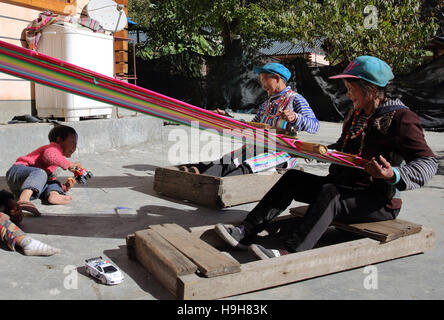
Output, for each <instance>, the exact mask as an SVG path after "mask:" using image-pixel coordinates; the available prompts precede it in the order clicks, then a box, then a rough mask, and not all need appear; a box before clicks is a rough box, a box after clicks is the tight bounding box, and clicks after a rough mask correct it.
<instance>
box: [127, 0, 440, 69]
mask: <svg viewBox="0 0 444 320" xmlns="http://www.w3.org/2000/svg"><path fill="white" fill-rule="evenodd" d="M423 4H427V6H424V5H423ZM440 5H442V1H441V2H440V1H438V0H427V1H426V0H422V1H421V0H355V1H349V0H322V1H321V0H319V1H314V0H294V1H284V0H218V1H216V0H208V1H202V0H129V4H128V9H129V13H130V16H131V18H132V19H133V20H135V21H136V22H137V23H138V24H139V25H141V26H143V27H145V28H146V32H147V34H148V41H147V43H146V44H144V45H143V46H142V47H141V48H139V52H138V54H139V56H141V57H143V58H145V59H152V58H157V57H160V56H164V55H171V54H177V53H180V52H185V51H191V52H195V53H199V54H203V55H213V56H214V55H228V54H230V52H231V49H232V47H233V42H234V40H236V39H241V40H242V42H243V44H244V45H245V46H247V47H249V48H261V47H264V46H267V44H269V43H270V41H271V40H279V41H292V42H299V41H301V40H302V41H305V42H307V43H312V42H313V41H314V40H315V39H323V41H324V46H325V49H326V52H327V54H328V59H329V60H330V61H332V62H334V63H338V62H344V63H345V62H347V61H350V60H352V59H353V58H355V57H356V56H359V55H363V54H367V55H375V56H378V57H380V58H381V59H383V60H385V61H387V62H388V63H389V64H390V65H391V66H392V67H393V68H394V70H395V72H397V73H405V72H408V71H410V70H411V69H412V68H414V67H415V66H418V65H419V64H420V63H421V57H422V56H423V55H424V49H423V47H424V45H425V43H426V42H427V41H428V40H429V39H430V38H431V36H433V34H434V33H435V32H436V31H437V29H438V24H437V22H436V21H437V19H436V17H434V15H435V16H436V13H437V12H439V11H436V8H437V7H439V6H440ZM424 7H427V8H426V9H424Z"/></svg>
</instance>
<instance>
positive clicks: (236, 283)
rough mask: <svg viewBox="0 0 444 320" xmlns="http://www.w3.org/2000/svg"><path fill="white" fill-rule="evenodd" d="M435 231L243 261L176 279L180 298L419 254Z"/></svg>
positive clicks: (211, 296)
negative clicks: (235, 269) (231, 268)
mask: <svg viewBox="0 0 444 320" xmlns="http://www.w3.org/2000/svg"><path fill="white" fill-rule="evenodd" d="M434 242H435V233H434V232H433V230H431V229H428V228H423V229H422V230H421V231H420V232H418V233H415V234H411V235H408V236H405V237H401V238H398V239H396V240H393V241H390V242H387V243H380V242H379V241H377V240H374V239H370V238H364V239H359V240H355V241H350V242H344V243H340V244H336V245H331V246H327V247H321V248H317V249H312V250H307V251H303V252H298V253H293V254H289V255H285V256H282V257H279V258H274V259H269V260H260V261H254V262H249V263H244V264H242V267H241V269H242V270H241V272H239V273H233V274H229V275H224V276H220V277H214V278H199V277H197V276H196V275H194V274H190V275H185V276H180V277H179V279H178V296H177V298H179V299H187V300H188V299H217V298H222V297H228V296H233V295H237V294H241V293H246V292H251V291H255V290H260V289H265V288H270V287H274V286H279V285H282V284H287V283H291V282H296V281H300V280H305V279H310V278H314V277H318V276H322V275H327V274H331V273H335V272H339V271H344V270H349V269H353V268H358V267H362V266H366V265H370V264H375V263H378V262H382V261H387V260H392V259H397V258H401V257H405V256H409V255H413V254H418V253H422V252H425V251H427V250H430V249H432V248H433V246H434Z"/></svg>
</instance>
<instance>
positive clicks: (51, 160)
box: [15, 142, 71, 175]
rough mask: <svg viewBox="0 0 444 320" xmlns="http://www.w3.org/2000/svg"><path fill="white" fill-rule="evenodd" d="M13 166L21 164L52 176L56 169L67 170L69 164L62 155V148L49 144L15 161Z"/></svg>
mask: <svg viewBox="0 0 444 320" xmlns="http://www.w3.org/2000/svg"><path fill="white" fill-rule="evenodd" d="M15 164H22V165H25V166H28V167H35V168H40V169H43V170H45V171H46V173H48V175H50V174H52V173H53V172H54V171H55V170H56V169H57V167H61V168H62V169H64V170H67V169H68V167H69V165H70V164H71V163H70V162H69V161H68V160H67V159H66V158H65V156H64V155H63V152H62V148H61V147H60V145H59V144H58V143H55V142H51V143H50V144H48V145H45V146H42V147H40V148H38V149H36V150H34V151H32V152H31V153H29V154H27V155H26V156H22V157H20V158H18V159H17V160H16V161H15Z"/></svg>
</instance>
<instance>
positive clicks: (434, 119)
mask: <svg viewBox="0 0 444 320" xmlns="http://www.w3.org/2000/svg"><path fill="white" fill-rule="evenodd" d="M341 71H342V70H340V69H339V70H338V69H337V68H333V67H321V68H311V69H310V70H307V74H306V75H305V78H304V81H310V76H312V77H313V79H314V84H313V82H312V81H310V83H309V84H307V85H305V84H304V83H302V90H301V94H303V95H304V96H306V98H307V100H309V102H310V103H312V105H313V109H314V110H315V113H316V115H317V117H318V118H319V119H321V120H326V121H338V120H339V119H337V118H335V117H334V115H337V114H338V113H340V114H342V115H344V114H345V112H346V111H347V110H348V109H349V108H350V107H351V102H350V101H349V100H348V99H347V97H346V95H345V93H346V89H345V87H344V85H343V82H342V81H341V80H329V79H328V77H329V76H331V75H334V74H336V73H340V72H341ZM298 82H299V81H298ZM387 91H388V95H389V96H392V97H398V98H400V99H401V100H402V101H403V102H404V103H405V104H406V105H407V106H408V107H409V108H410V109H411V110H412V111H414V112H416V113H417V114H418V116H419V117H420V119H421V123H422V125H423V127H424V128H425V129H427V130H431V131H440V132H442V131H444V55H442V56H441V57H439V58H438V59H437V60H434V61H432V62H430V63H429V64H427V65H424V66H421V67H419V68H417V69H416V70H414V71H413V72H411V73H410V74H408V75H404V76H396V77H395V79H394V81H393V82H392V83H391V84H390V85H389V87H388V89H387ZM324 99H325V100H324ZM319 100H320V103H319V104H318V103H317V101H319ZM328 101H331V103H330V104H328ZM324 103H325V104H324ZM321 105H322V107H319V106H321ZM324 106H325V107H324Z"/></svg>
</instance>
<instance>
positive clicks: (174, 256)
mask: <svg viewBox="0 0 444 320" xmlns="http://www.w3.org/2000/svg"><path fill="white" fill-rule="evenodd" d="M130 244H131V242H130ZM134 246H135V248H134V249H135V256H136V258H137V260H138V261H139V262H140V263H141V264H142V265H143V266H144V267H145V268H146V269H147V270H148V271H149V272H150V273H151V274H153V275H154V276H155V277H156V279H157V280H158V281H159V282H161V283H162V285H163V286H164V287H165V288H166V289H168V291H170V292H171V293H172V294H174V295H176V290H177V277H178V276H180V275H185V274H191V273H195V272H196V271H197V266H196V265H195V264H193V263H192V262H191V261H190V260H189V259H188V258H187V257H185V256H184V255H183V254H182V253H180V252H179V251H177V250H176V249H175V248H174V247H173V246H172V245H171V244H170V243H169V242H167V241H166V240H165V239H164V238H162V237H161V236H159V235H158V234H157V233H156V232H154V231H153V230H149V229H148V230H140V231H137V232H136V233H135V239H134Z"/></svg>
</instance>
